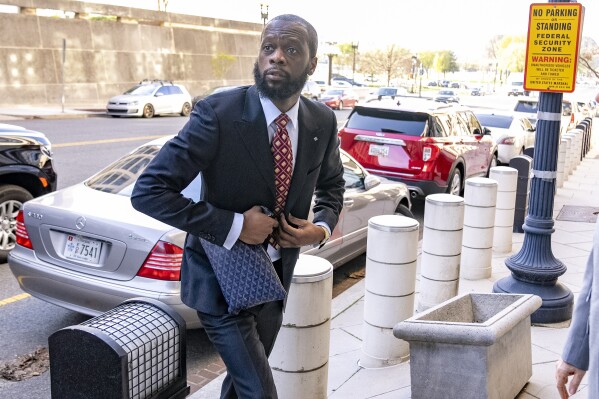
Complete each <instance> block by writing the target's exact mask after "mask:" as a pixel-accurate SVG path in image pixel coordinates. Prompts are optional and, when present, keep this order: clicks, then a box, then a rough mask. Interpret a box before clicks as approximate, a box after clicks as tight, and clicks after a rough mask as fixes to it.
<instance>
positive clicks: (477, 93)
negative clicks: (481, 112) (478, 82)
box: [470, 87, 487, 96]
mask: <svg viewBox="0 0 599 399" xmlns="http://www.w3.org/2000/svg"><path fill="white" fill-rule="evenodd" d="M485 94H487V93H486V92H485V90H484V89H483V88H481V87H473V88H472V89H471V90H470V95H471V96H484V95H485Z"/></svg>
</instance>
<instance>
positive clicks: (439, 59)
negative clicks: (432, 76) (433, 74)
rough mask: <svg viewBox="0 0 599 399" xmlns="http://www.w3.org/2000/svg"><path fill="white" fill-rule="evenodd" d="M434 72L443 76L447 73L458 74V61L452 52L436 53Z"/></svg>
mask: <svg viewBox="0 0 599 399" xmlns="http://www.w3.org/2000/svg"><path fill="white" fill-rule="evenodd" d="M435 70H436V71H437V72H441V73H442V74H443V76H445V74H446V73H447V72H458V71H459V70H460V67H459V66H458V59H457V57H456V55H455V54H454V52H453V51H451V50H442V51H439V52H437V56H436V57H435Z"/></svg>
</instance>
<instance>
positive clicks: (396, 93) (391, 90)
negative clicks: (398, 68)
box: [366, 87, 408, 102]
mask: <svg viewBox="0 0 599 399" xmlns="http://www.w3.org/2000/svg"><path fill="white" fill-rule="evenodd" d="M407 95H408V91H407V90H406V89H404V88H403V87H379V88H378V89H377V90H376V91H373V92H371V93H370V94H369V95H368V96H367V97H366V102H369V101H374V100H382V99H384V98H390V99H391V100H395V99H396V98H397V99H398V102H400V100H399V98H398V97H403V96H407Z"/></svg>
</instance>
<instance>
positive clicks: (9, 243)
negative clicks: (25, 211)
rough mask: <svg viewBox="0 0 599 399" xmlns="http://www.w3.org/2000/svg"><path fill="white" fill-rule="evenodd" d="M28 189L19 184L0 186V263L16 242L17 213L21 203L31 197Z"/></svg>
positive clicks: (4, 259) (21, 205)
mask: <svg viewBox="0 0 599 399" xmlns="http://www.w3.org/2000/svg"><path fill="white" fill-rule="evenodd" d="M32 198H33V196H32V195H31V193H29V191H27V190H25V189H24V188H22V187H19V186H13V185H10V184H8V185H5V186H0V223H1V225H2V228H1V229H0V263H5V262H6V258H7V257H8V253H9V252H10V250H11V249H13V248H14V247H15V244H16V242H17V239H16V231H17V213H19V210H21V208H22V207H23V203H25V202H26V201H29V200H30V199H32Z"/></svg>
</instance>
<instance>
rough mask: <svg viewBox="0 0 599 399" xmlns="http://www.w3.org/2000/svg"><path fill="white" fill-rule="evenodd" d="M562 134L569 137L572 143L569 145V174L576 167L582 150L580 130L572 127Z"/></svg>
mask: <svg viewBox="0 0 599 399" xmlns="http://www.w3.org/2000/svg"><path fill="white" fill-rule="evenodd" d="M564 136H566V137H571V138H572V143H571V146H570V150H571V164H570V166H571V169H570V174H572V173H573V172H574V171H575V170H576V167H577V166H578V165H579V164H580V154H581V151H582V130H580V129H572V130H570V131H568V133H566V134H565V135H564Z"/></svg>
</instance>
